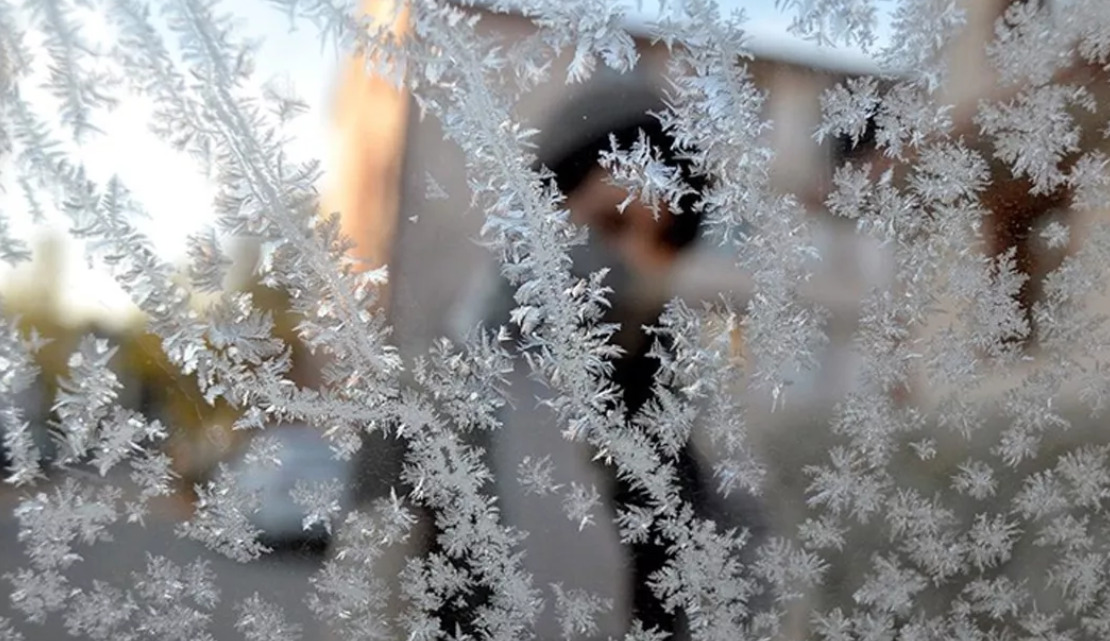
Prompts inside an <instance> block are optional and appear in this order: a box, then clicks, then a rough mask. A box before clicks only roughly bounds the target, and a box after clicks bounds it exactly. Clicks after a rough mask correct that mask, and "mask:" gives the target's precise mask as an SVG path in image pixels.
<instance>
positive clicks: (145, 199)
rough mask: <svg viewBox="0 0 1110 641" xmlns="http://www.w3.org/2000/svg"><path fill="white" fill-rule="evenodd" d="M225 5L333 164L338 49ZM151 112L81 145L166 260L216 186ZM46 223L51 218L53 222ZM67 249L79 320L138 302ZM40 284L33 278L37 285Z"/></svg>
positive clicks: (24, 227)
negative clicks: (283, 83)
mask: <svg viewBox="0 0 1110 641" xmlns="http://www.w3.org/2000/svg"><path fill="white" fill-rule="evenodd" d="M627 1H628V2H629V4H630V6H635V4H636V0H627ZM672 1H673V0H672ZM652 2H653V0H646V1H645V2H644V5H645V7H651V6H652ZM721 5H722V6H723V8H724V10H726V11H728V10H731V9H733V8H743V9H744V10H745V11H746V13H747V16H748V18H749V22H748V27H749V29H750V32H751V35H752V42H751V44H752V45H753V48H756V49H757V50H758V51H762V52H766V53H770V52H779V53H781V54H784V55H789V56H791V57H796V56H801V57H805V58H808V57H813V59H815V60H817V59H821V60H825V61H827V60H828V59H829V58H830V56H832V57H834V58H836V59H839V60H841V62H842V63H843V64H848V65H853V66H854V65H856V64H864V63H866V60H867V58H866V56H864V55H863V54H862V53H861V52H852V51H839V52H829V51H827V50H821V49H818V48H816V47H814V46H813V45H811V44H809V43H806V42H803V41H801V40H799V39H797V38H794V37H792V36H789V35H787V34H786V27H787V25H788V24H789V22H790V19H789V16H788V15H786V14H784V13H782V12H781V11H779V10H778V9H776V8H775V2H774V0H721ZM224 6H225V8H231V9H232V10H233V11H234V12H235V13H236V15H237V16H240V17H241V18H243V20H244V22H243V25H244V26H245V27H246V28H247V29H248V33H249V34H250V35H265V37H266V41H265V44H264V45H263V47H262V49H261V51H260V52H259V54H258V56H257V68H256V76H255V77H256V78H258V79H259V81H260V82H264V81H266V80H268V79H270V78H273V77H284V78H287V79H288V81H289V82H291V83H292V85H293V86H294V87H295V88H296V91H297V93H298V95H299V96H300V97H302V98H303V99H305V100H306V101H307V102H308V103H309V104H310V105H311V111H310V112H309V113H307V114H305V115H304V116H301V117H300V118H299V119H298V120H297V121H295V122H294V123H292V124H291V125H290V128H289V133H290V134H291V135H292V136H293V138H294V142H293V143H291V145H290V147H289V148H288V149H289V151H290V152H291V153H292V155H294V156H295V157H300V158H309V157H315V158H319V159H321V161H323V163H324V165H323V166H324V169H325V171H326V170H327V168H328V160H329V159H328V152H329V149H330V145H329V144H328V143H329V138H330V136H332V133H331V132H330V131H329V127H328V106H329V93H330V85H331V80H332V78H333V77H334V75H335V72H336V69H337V60H336V58H335V56H334V54H333V52H332V51H331V50H330V48H326V49H324V50H321V47H320V44H319V40H318V39H317V37H316V35H315V33H314V32H313V31H312V28H311V26H310V25H308V24H303V25H300V26H299V27H298V29H299V30H298V31H295V32H291V31H290V29H289V23H288V21H287V19H286V18H285V17H284V15H282V14H281V13H280V12H279V11H276V10H274V9H271V8H270V6H268V4H267V3H266V2H264V1H263V0H252V1H250V2H247V1H245V0H235V2H230V3H225V5H224ZM655 6H658V5H655ZM648 15H649V17H650V16H651V15H653V14H648ZM90 29H91V30H93V31H95V30H96V29H97V26H96V25H95V24H93V25H91V27H90ZM24 95H26V96H27V97H28V98H29V99H31V100H32V101H35V97H34V94H33V93H32V92H29V91H25V92H24ZM46 112H47V113H48V110H46ZM149 113H150V112H149V106H148V105H147V104H145V103H144V102H143V101H140V100H137V99H136V100H129V101H126V102H124V103H123V104H121V105H120V106H119V107H118V108H117V109H116V110H115V111H114V112H113V113H111V114H108V115H107V117H106V118H104V119H102V120H100V121H98V124H99V125H100V126H101V128H102V129H103V130H104V131H105V135H104V136H100V137H94V138H91V139H90V140H89V142H87V143H86V144H85V145H84V146H83V148H82V149H81V150H80V152H79V153H80V155H81V156H82V157H83V159H84V160H85V163H86V166H87V167H88V168H89V170H90V172H91V173H92V174H93V175H92V177H93V178H94V179H98V180H106V179H107V178H108V177H109V176H111V175H112V174H113V173H115V174H118V175H119V176H120V177H121V178H122V180H123V182H124V184H126V185H127V186H128V187H129V188H130V189H131V190H132V191H133V192H134V194H135V196H136V198H137V200H138V201H139V202H140V203H142V204H143V205H144V206H145V208H146V210H147V211H148V212H149V213H150V216H151V218H150V220H149V221H145V222H144V224H142V225H141V227H142V228H143V230H144V231H145V232H146V233H148V235H149V236H150V238H151V240H152V241H153V243H154V244H155V246H156V247H157V249H158V251H159V252H161V253H162V255H163V256H164V257H165V258H166V259H168V260H171V261H175V262H177V261H182V260H183V259H184V256H185V247H186V245H185V239H186V237H187V236H188V235H189V234H191V233H194V232H196V231H199V230H201V229H202V228H203V227H204V226H205V225H208V224H210V223H211V222H212V214H211V206H210V203H211V201H212V197H213V195H214V193H215V192H214V188H213V186H212V185H211V184H210V183H209V181H208V180H207V179H206V178H205V177H204V176H203V175H201V173H200V172H199V166H198V165H197V164H196V163H195V162H194V161H193V160H191V159H190V158H188V157H186V156H184V155H183V154H180V153H177V152H175V151H174V150H173V149H172V148H170V147H168V146H167V145H165V144H164V143H162V142H161V141H159V140H158V139H157V138H156V137H155V136H154V135H153V134H151V133H150V132H149V131H147V130H146V128H145V125H146V123H147V121H148V114H149ZM6 173H8V174H9V176H8V179H9V180H8V181H6V182H5V185H4V186H5V189H6V192H5V193H3V194H0V207H3V209H4V212H5V213H6V214H7V215H8V218H9V220H10V221H11V225H12V227H13V231H14V232H15V233H17V234H18V235H19V236H22V237H24V238H29V239H33V238H35V236H36V234H40V233H42V231H43V229H42V228H35V227H34V226H33V225H32V224H31V221H30V218H29V216H28V215H27V213H26V212H27V207H26V204H25V202H24V201H23V195H22V193H21V191H20V190H19V189H18V188H17V187H15V186H14V185H12V184H11V182H10V172H6ZM62 228H63V226H62V225H61V224H60V223H59V224H55V225H54V226H53V229H54V230H58V229H62ZM46 229H51V227H50V226H49V225H48V226H46ZM68 253H69V255H68V258H67V263H66V268H65V270H64V275H63V287H64V291H65V294H64V304H65V306H66V308H67V309H66V314H67V315H69V316H70V317H71V318H73V319H74V320H78V319H82V318H89V317H90V316H91V317H95V318H100V319H109V318H112V317H115V316H118V315H119V313H120V312H121V311H123V310H127V309H129V308H130V305H129V302H128V301H127V298H126V296H125V295H124V294H123V293H122V292H121V291H119V289H118V288H117V287H116V286H115V284H114V283H113V282H112V281H111V280H110V279H109V278H107V277H106V276H104V275H102V274H96V273H93V272H92V271H91V270H89V269H88V268H87V265H86V263H85V261H84V260H83V259H82V258H81V257H80V249H79V247H78V246H77V245H76V244H71V245H70V251H69V252H68ZM28 273H29V270H27V269H21V270H19V272H17V273H14V274H13V273H12V272H11V270H10V269H7V268H6V267H5V268H0V278H3V281H4V284H5V285H7V284H8V283H10V282H12V281H13V279H15V280H23V281H24V283H25V284H26V280H27V278H28ZM42 285H43V284H35V286H36V287H40V286H42Z"/></svg>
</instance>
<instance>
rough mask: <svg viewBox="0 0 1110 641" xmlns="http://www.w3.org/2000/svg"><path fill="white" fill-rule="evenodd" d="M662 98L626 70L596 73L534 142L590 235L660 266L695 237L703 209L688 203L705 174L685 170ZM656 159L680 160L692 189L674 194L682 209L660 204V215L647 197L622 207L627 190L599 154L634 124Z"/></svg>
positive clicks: (633, 133)
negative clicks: (663, 118)
mask: <svg viewBox="0 0 1110 641" xmlns="http://www.w3.org/2000/svg"><path fill="white" fill-rule="evenodd" d="M664 108H665V104H664V102H663V99H662V97H661V95H660V94H659V93H658V91H657V90H656V89H655V88H654V87H653V86H651V85H650V84H648V83H647V82H646V81H644V80H642V79H640V78H638V77H636V76H630V75H620V76H609V77H606V78H603V79H598V80H595V81H594V82H593V84H592V85H591V86H590V87H588V88H587V89H586V90H584V91H581V92H580V93H578V94H577V95H576V96H574V97H573V98H572V99H570V100H569V101H567V103H566V104H564V105H562V106H561V107H559V108H558V110H557V113H556V115H555V116H554V117H553V118H551V119H550V120H549V121H548V123H547V125H546V126H545V127H544V128H543V130H542V132H541V134H540V138H539V141H538V145H537V150H536V155H537V164H538V165H542V166H544V167H546V168H547V169H548V170H550V171H551V173H552V174H553V180H554V183H555V186H556V187H558V189H559V191H560V192H561V193H562V194H563V195H564V196H566V198H567V201H566V207H567V209H568V210H569V211H570V213H571V219H572V220H573V221H575V222H577V223H579V224H584V225H586V226H587V227H589V229H590V233H591V236H592V237H593V238H594V239H595V240H598V241H600V242H601V244H603V245H604V246H606V247H607V248H608V249H609V250H611V251H612V252H614V253H615V254H617V255H618V256H619V257H620V259H621V261H622V262H623V263H624V264H625V265H626V267H627V268H628V269H631V270H633V271H658V270H659V269H664V268H667V267H669V266H670V264H671V262H672V261H673V259H674V258H675V257H676V256H677V255H678V254H679V253H681V252H682V251H683V250H685V249H687V248H688V247H689V246H690V245H692V244H693V242H694V241H695V240H696V239H697V237H698V235H699V232H700V223H701V214H700V212H699V211H697V210H696V208H695V207H694V204H695V203H696V202H697V200H698V192H700V191H701V189H702V188H703V187H704V181H702V180H701V179H700V177H698V176H695V175H693V174H692V172H691V171H690V167H689V163H688V162H687V161H686V160H684V159H683V158H681V157H680V154H679V153H678V151H677V150H676V149H675V144H674V139H673V138H672V136H671V135H670V134H669V133H668V132H666V131H665V130H664V128H663V125H662V124H661V123H660V122H659V120H658V118H656V116H655V115H653V114H655V113H659V112H661V111H663V109H664ZM641 131H642V132H643V134H644V135H645V136H646V138H647V141H648V143H649V144H650V145H651V146H652V147H654V148H655V149H656V150H658V153H659V156H660V157H661V159H662V160H663V161H664V162H665V163H667V164H668V165H671V166H674V167H676V168H678V169H679V170H680V172H681V175H682V176H683V178H684V180H685V181H686V182H687V184H688V185H689V187H690V188H691V190H692V191H693V193H691V194H689V195H687V196H685V197H683V198H682V199H681V200H679V202H678V203H677V204H678V208H679V210H680V211H677V212H676V211H669V210H668V209H667V208H666V207H663V208H661V211H660V212H659V216H658V219H656V216H655V214H654V213H653V212H652V211H651V209H650V208H649V207H648V205H646V204H644V203H641V202H639V201H633V202H632V203H630V204H629V205H628V207H627V208H626V209H625V210H624V211H623V212H621V211H619V210H618V208H617V206H618V205H619V204H620V203H621V202H623V201H624V200H625V198H626V197H627V195H628V194H627V192H626V191H624V190H623V189H621V188H619V187H616V186H614V185H612V184H610V182H609V180H608V177H609V175H608V173H607V172H606V171H605V170H604V169H602V167H601V165H600V163H599V159H600V156H601V154H602V152H604V151H608V150H610V149H611V148H612V141H611V139H615V140H616V144H617V148H618V149H628V148H630V147H631V146H632V145H633V143H635V142H636V140H637V138H638V137H639V136H640V132H641Z"/></svg>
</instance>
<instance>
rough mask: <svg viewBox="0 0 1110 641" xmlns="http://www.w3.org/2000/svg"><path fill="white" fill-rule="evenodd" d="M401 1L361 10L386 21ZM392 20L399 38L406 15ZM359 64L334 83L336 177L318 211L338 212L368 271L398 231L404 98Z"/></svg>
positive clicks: (368, 0) (383, 260) (370, 2)
mask: <svg viewBox="0 0 1110 641" xmlns="http://www.w3.org/2000/svg"><path fill="white" fill-rule="evenodd" d="M400 1H402V0H364V2H363V11H364V12H365V14H366V15H367V16H369V17H371V18H372V19H375V20H379V21H384V20H389V19H390V16H391V15H393V7H394V6H395V2H400ZM396 15H397V18H396V19H395V20H394V21H393V24H392V26H391V30H392V32H393V33H394V34H395V35H396V36H398V37H399V36H403V35H404V31H405V28H406V24H407V23H406V21H405V18H406V16H407V11H405V10H404V9H402V10H401V11H400V12H398V13H397V14H396ZM364 63H365V59H364V55H363V54H358V55H355V56H352V57H351V58H350V59H349V60H347V61H346V62H345V63H344V64H343V67H342V69H341V71H340V74H339V77H338V79H337V82H336V91H335V95H334V102H333V105H332V119H333V120H332V122H333V125H332V126H333V131H334V133H335V134H336V140H337V142H336V145H335V149H334V154H335V156H334V159H335V164H334V167H335V170H334V171H335V176H334V177H333V179H332V183H331V185H330V187H329V188H328V190H327V192H326V193H325V194H324V197H323V207H324V211H325V212H327V213H331V212H336V211H338V212H340V214H341V219H342V228H343V233H344V234H346V235H347V236H348V237H350V238H351V239H352V240H353V241H354V242H355V243H356V246H355V248H354V249H353V250H352V254H353V255H354V256H355V257H357V258H359V259H362V260H364V261H365V263H366V268H367V269H371V268H375V267H380V266H382V265H385V264H387V263H388V262H389V258H390V256H389V248H390V244H391V240H392V238H393V235H394V233H395V230H396V227H397V217H398V208H399V203H400V182H401V167H402V161H403V159H404V151H405V150H404V141H405V130H406V125H407V120H408V97H407V95H406V94H405V92H404V91H402V90H399V89H397V88H395V87H394V86H393V84H392V83H391V82H390V81H389V80H388V79H385V78H381V77H376V76H373V75H370V74H368V73H367V72H366V70H365V69H366V65H365V64H364ZM387 299H388V298H387V297H385V296H383V297H382V298H381V299H380V300H383V301H384V300H387Z"/></svg>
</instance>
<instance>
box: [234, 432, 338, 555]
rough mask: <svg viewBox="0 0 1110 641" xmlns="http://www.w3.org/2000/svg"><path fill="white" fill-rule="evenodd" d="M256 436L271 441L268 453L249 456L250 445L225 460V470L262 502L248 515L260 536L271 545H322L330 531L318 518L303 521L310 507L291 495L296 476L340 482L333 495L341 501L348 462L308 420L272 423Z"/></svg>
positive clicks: (316, 481) (301, 479)
mask: <svg viewBox="0 0 1110 641" xmlns="http://www.w3.org/2000/svg"><path fill="white" fill-rule="evenodd" d="M259 436H265V437H267V438H269V439H270V440H271V442H272V443H273V444H274V445H275V447H274V449H273V450H269V451H267V457H257V456H255V457H252V456H250V452H251V448H250V447H249V446H248V447H247V448H244V450H243V451H241V452H239V453H238V454H237V455H236V456H235V457H233V458H232V459H231V461H229V463H228V466H227V471H228V472H229V473H230V474H232V475H234V476H235V477H236V478H237V479H238V480H239V483H240V484H241V487H242V488H243V489H245V490H248V491H257V492H258V493H259V499H260V501H261V502H260V505H259V507H258V510H257V511H256V512H254V513H253V514H252V515H251V517H250V518H251V522H252V524H253V525H254V526H255V527H257V528H258V529H259V530H261V532H262V534H261V536H260V540H261V542H262V543H263V544H265V545H266V546H268V547H271V548H274V549H289V548H301V547H321V548H322V547H326V546H327V544H328V541H329V539H330V535H329V532H328V531H327V529H326V528H325V527H324V525H323V524H322V523H320V522H316V523H312V524H310V525H309V527H307V528H306V527H305V519H306V517H308V516H309V514H308V510H307V509H306V508H304V507H302V506H301V505H298V504H297V502H296V501H294V499H293V496H292V492H293V489H294V488H295V487H297V484H298V482H304V483H306V484H308V485H315V484H325V485H332V484H334V485H333V487H338V488H340V491H339V492H338V496H337V500H338V501H340V505H343V504H345V503H346V502H347V495H348V492H347V488H346V483H347V482H348V479H349V478H350V472H349V464H348V463H345V462H343V461H340V460H338V459H336V458H335V456H334V454H333V453H332V450H331V448H330V447H329V445H328V441H327V439H326V438H324V436H323V435H322V434H321V433H320V432H319V431H318V430H317V429H315V428H313V427H310V426H307V425H303V424H290V425H280V426H275V427H270V428H267V429H266V430H265V431H264V432H262V433H260V435H259ZM270 457H272V458H276V459H277V460H278V461H280V464H274V462H273V461H272V460H269V459H270Z"/></svg>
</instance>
